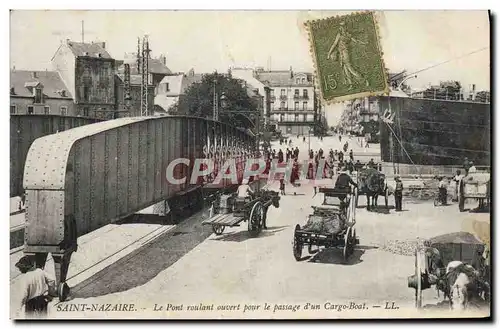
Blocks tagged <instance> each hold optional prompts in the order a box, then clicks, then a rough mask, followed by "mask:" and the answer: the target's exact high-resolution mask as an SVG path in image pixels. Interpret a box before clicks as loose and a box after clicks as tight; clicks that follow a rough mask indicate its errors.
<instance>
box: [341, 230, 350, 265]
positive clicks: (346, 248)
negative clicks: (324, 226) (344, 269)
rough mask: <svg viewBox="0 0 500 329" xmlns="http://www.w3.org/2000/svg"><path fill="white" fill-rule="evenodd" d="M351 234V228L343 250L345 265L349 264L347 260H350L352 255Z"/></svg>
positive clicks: (346, 235) (345, 237)
mask: <svg viewBox="0 0 500 329" xmlns="http://www.w3.org/2000/svg"><path fill="white" fill-rule="evenodd" d="M351 234H352V230H351V228H350V227H349V228H347V233H346V234H345V236H344V248H343V249H342V256H343V257H344V263H347V260H348V259H349V256H350V253H351V247H352V246H351V242H352V239H351Z"/></svg>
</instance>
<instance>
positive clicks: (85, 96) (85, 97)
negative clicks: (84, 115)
mask: <svg viewBox="0 0 500 329" xmlns="http://www.w3.org/2000/svg"><path fill="white" fill-rule="evenodd" d="M89 99H90V88H89V87H88V86H83V100H84V101H85V102H88V101H89Z"/></svg>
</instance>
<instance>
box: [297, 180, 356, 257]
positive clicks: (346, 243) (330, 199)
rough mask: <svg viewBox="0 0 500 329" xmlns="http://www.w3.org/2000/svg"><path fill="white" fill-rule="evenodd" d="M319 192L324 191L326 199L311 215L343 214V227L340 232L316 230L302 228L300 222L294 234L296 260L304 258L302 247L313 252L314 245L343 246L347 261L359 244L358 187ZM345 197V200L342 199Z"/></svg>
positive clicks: (324, 189) (326, 246)
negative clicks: (356, 205)
mask: <svg viewBox="0 0 500 329" xmlns="http://www.w3.org/2000/svg"><path fill="white" fill-rule="evenodd" d="M319 193H323V195H324V199H323V204H322V205H321V206H318V207H315V206H313V207H312V208H313V214H311V216H321V217H324V218H325V219H327V218H330V217H332V216H336V215H337V216H338V215H342V216H344V218H345V219H346V221H345V223H344V225H343V227H342V228H341V230H340V231H339V232H338V233H329V232H320V233H318V232H316V231H312V230H308V229H304V228H301V226H300V225H299V224H297V225H296V226H295V231H294V235H293V243H292V244H293V256H294V257H295V260H297V261H300V260H301V259H302V249H303V247H304V246H308V251H309V253H312V252H313V251H312V246H317V247H318V249H319V248H320V247H325V248H333V247H337V248H342V255H343V258H344V261H345V262H347V260H348V258H349V256H350V255H351V254H352V252H353V251H354V246H355V245H356V244H359V240H358V239H357V238H356V229H355V228H354V225H355V224H356V216H355V213H356V207H355V205H354V202H355V199H356V194H357V189H355V190H354V192H351V191H349V192H346V191H336V190H335V189H333V188H325V187H324V188H319ZM339 197H340V198H344V200H345V201H344V202H341V201H340V199H339Z"/></svg>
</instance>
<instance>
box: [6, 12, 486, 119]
mask: <svg viewBox="0 0 500 329" xmlns="http://www.w3.org/2000/svg"><path fill="white" fill-rule="evenodd" d="M347 13H349V12H336V11H329V12H327V11H239V12H238V11H12V12H11V25H10V26H11V32H10V36H11V40H10V41H11V42H10V67H11V68H12V67H14V66H15V67H16V69H19V70H21V69H26V70H44V69H49V70H50V69H51V65H50V60H51V58H52V56H53V55H54V53H55V51H56V50H57V48H58V46H59V44H60V43H61V42H62V41H63V40H66V39H71V40H73V41H81V40H82V23H81V22H82V20H83V21H84V40H85V41H86V42H90V41H105V42H106V48H107V50H108V51H109V52H110V54H111V55H112V56H113V57H114V58H115V59H122V58H123V56H124V54H125V53H126V52H133V51H136V49H137V37H140V36H143V35H144V34H148V35H149V40H150V48H151V49H152V56H153V57H158V56H159V55H160V54H164V55H166V58H167V66H168V67H169V68H170V69H171V70H172V71H174V72H187V71H188V70H190V69H191V68H193V69H194V70H195V72H200V73H206V72H213V71H214V70H218V71H220V72H225V71H227V70H228V68H229V67H230V66H238V67H241V66H247V67H256V66H261V67H264V68H266V69H268V68H271V69H273V70H286V69H289V67H290V66H291V67H292V68H293V70H294V71H308V72H312V71H313V62H312V59H311V56H310V53H309V43H308V36H307V31H306V30H305V29H304V27H303V22H304V21H306V20H309V19H315V18H322V17H328V16H332V15H340V14H347ZM377 17H378V21H379V28H380V38H381V46H382V49H383V51H384V61H385V65H386V67H387V68H388V69H389V70H390V71H391V72H399V71H401V70H403V69H406V70H407V72H414V71H417V70H420V69H423V68H426V67H429V66H432V65H435V64H438V63H441V62H444V61H447V60H451V59H454V58H457V57H459V56H463V55H466V54H468V53H470V52H473V51H476V50H479V49H483V48H486V47H489V43H490V30H489V18H488V13H487V11H383V12H377ZM442 80H458V81H460V82H461V83H462V85H463V86H464V87H465V88H466V89H468V86H469V85H470V84H476V89H477V90H489V89H490V57H489V49H485V50H483V51H480V52H478V53H476V54H473V55H469V56H466V57H464V58H461V59H456V60H452V61H451V62H449V63H447V64H443V65H440V66H438V67H436V68H433V69H429V70H427V71H424V72H421V73H419V74H418V76H417V78H416V79H411V80H408V81H407V84H408V85H410V86H411V87H412V88H424V87H425V86H428V85H429V84H430V83H432V84H437V83H439V81H442ZM338 108H339V107H338V106H331V107H329V108H328V109H327V117H328V119H329V120H328V121H329V122H330V121H332V120H334V121H336V118H337V116H338V117H340V113H338V112H340V111H341V110H338Z"/></svg>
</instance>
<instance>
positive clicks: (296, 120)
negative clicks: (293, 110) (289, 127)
mask: <svg viewBox="0 0 500 329" xmlns="http://www.w3.org/2000/svg"><path fill="white" fill-rule="evenodd" d="M295 122H299V115H298V114H295Z"/></svg>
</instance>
